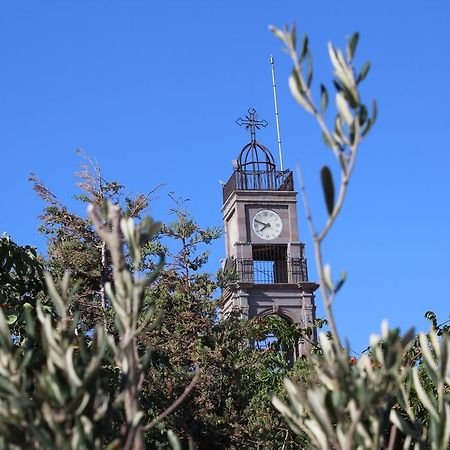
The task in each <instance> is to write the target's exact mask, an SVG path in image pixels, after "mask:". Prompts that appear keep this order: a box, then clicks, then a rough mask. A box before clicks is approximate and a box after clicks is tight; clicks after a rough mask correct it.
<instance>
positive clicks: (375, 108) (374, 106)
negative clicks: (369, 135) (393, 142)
mask: <svg viewBox="0 0 450 450" xmlns="http://www.w3.org/2000/svg"><path fill="white" fill-rule="evenodd" d="M377 117H378V105H377V101H376V100H375V99H373V100H372V125H373V124H374V123H375V122H376V120H377Z"/></svg>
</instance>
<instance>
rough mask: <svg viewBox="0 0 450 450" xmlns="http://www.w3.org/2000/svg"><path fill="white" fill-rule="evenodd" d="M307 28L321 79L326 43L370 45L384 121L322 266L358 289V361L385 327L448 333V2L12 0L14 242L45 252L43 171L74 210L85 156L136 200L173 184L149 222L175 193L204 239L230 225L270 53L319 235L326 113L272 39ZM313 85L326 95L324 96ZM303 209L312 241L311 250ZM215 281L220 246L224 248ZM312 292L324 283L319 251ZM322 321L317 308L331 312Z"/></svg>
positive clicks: (6, 164)
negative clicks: (232, 197)
mask: <svg viewBox="0 0 450 450" xmlns="http://www.w3.org/2000/svg"><path fill="white" fill-rule="evenodd" d="M294 20H295V21H296V22H297V25H298V28H299V30H300V31H301V32H307V33H308V34H309V36H310V39H311V46H312V51H313V55H314V62H315V82H316V83H317V81H318V80H321V81H322V80H323V81H326V82H327V83H328V82H329V80H330V76H331V68H330V64H329V62H328V59H327V52H326V44H327V42H328V41H330V40H331V41H333V42H335V43H336V44H339V45H342V44H343V43H344V38H345V36H349V35H350V34H351V33H352V32H354V31H359V32H360V33H361V41H360V46H359V48H358V54H357V55H358V57H357V62H359V63H360V64H361V63H363V62H364V61H365V60H366V59H370V60H371V62H372V71H371V73H370V75H369V77H368V80H367V82H366V85H365V88H364V95H365V99H366V100H370V99H371V98H372V97H375V98H376V99H377V100H378V103H379V121H378V123H377V125H376V127H375V128H374V130H373V132H372V134H371V135H370V136H369V137H368V139H367V141H366V142H364V144H363V146H362V148H361V153H360V159H359V163H358V166H357V168H356V173H355V176H354V179H353V180H352V183H351V186H350V192H349V196H348V201H347V203H346V205H345V208H344V211H343V214H342V216H341V217H340V218H339V220H338V222H337V225H336V227H335V229H334V230H333V232H332V234H331V235H330V238H329V240H328V241H327V243H326V245H325V259H326V260H327V261H329V262H331V264H332V266H333V269H334V272H335V273H336V275H337V274H338V273H339V271H340V270H341V269H346V270H347V271H348V274H349V275H348V282H347V284H346V286H345V287H344V288H343V290H342V291H341V294H340V295H339V297H338V299H337V300H336V304H335V312H336V315H337V321H338V326H339V328H340V330H341V333H342V334H344V335H345V336H348V338H349V339H350V341H351V346H352V348H353V349H354V350H356V351H359V350H362V349H363V348H364V347H365V346H366V345H367V342H368V336H369V334H370V333H372V332H377V331H378V330H379V324H380V322H381V320H382V319H384V318H386V319H388V320H389V322H390V323H391V324H392V325H398V326H401V327H402V329H406V328H408V327H409V326H410V325H415V326H416V327H417V328H418V329H423V328H424V327H425V326H426V323H425V320H424V319H423V313H424V312H425V311H426V310H428V309H432V310H434V311H436V312H437V313H438V314H439V317H440V318H441V319H442V320H446V319H447V317H448V313H449V310H450V308H449V306H450V300H449V297H448V290H447V289H448V283H449V280H450V264H449V263H450V234H449V219H450V211H449V209H450V208H449V205H450V201H449V193H450V177H449V175H448V173H449V167H450V149H449V145H450V144H449V143H450V92H449V89H448V81H449V80H450V63H449V54H450V53H449V48H450V31H449V23H450V3H449V2H448V1H444V0H442V1H437V0H435V1H429V0H428V1H387V0H385V1H361V0H360V1H332V0H330V1H314V2H313V1H300V0H296V1H261V0H259V1H254V0H246V1H235V0H233V1H227V2H214V1H195V0H192V1H190V2H186V1H177V2H175V1H164V2H163V1H160V2H150V1H120V2H119V1H102V0H97V1H95V2H90V1H81V0H80V1H28V2H26V1H22V2H13V1H5V0H3V1H1V3H0V64H1V69H0V152H1V162H2V172H1V178H0V192H2V196H1V197H0V211H1V212H0V232H3V231H6V232H8V233H9V234H10V235H11V236H12V237H13V239H15V240H16V241H18V242H19V243H21V244H25V243H30V244H33V245H37V246H38V247H39V248H40V249H42V250H43V249H44V248H45V242H44V241H43V238H42V237H41V236H39V235H38V233H37V231H36V229H37V227H38V224H39V222H38V220H37V216H38V215H39V213H40V212H41V210H42V203H41V202H40V200H39V199H38V198H37V197H36V195H35V194H34V192H33V191H32V189H31V185H30V184H29V183H28V182H27V176H28V174H29V173H30V172H35V173H36V174H38V175H39V176H40V177H41V178H42V179H43V180H44V181H45V182H46V183H47V184H48V186H49V187H50V188H51V189H52V190H54V191H55V192H56V193H57V194H58V195H59V196H60V197H61V198H62V199H63V200H64V201H66V202H67V203H69V204H70V203H71V194H72V193H73V192H74V190H75V188H74V179H73V177H72V176H71V174H72V173H73V172H74V171H75V170H77V168H78V164H79V159H78V157H77V156H76V154H75V149H76V148H77V147H82V148H83V149H84V150H85V151H86V152H87V153H89V154H90V155H91V156H93V157H94V158H96V159H97V160H98V161H99V162H100V164H101V167H102V168H103V172H104V175H105V176H106V177H108V178H111V179H119V180H120V181H121V182H122V183H124V184H125V185H126V186H127V187H128V189H129V190H130V191H131V192H135V193H137V192H140V191H147V190H150V189H152V188H153V187H154V186H156V185H157V184H159V183H165V187H164V188H163V190H162V191H161V192H160V195H159V200H157V201H156V202H155V203H154V204H153V206H152V211H151V212H152V214H153V215H155V216H156V217H157V218H161V219H163V220H164V219H165V218H166V210H167V208H168V207H169V205H170V203H169V201H168V200H167V196H166V193H167V192H169V191H171V190H175V191H176V192H177V193H178V194H179V195H180V196H184V197H189V198H190V199H191V203H190V205H191V209H192V211H193V214H194V216H195V217H196V218H197V219H198V220H199V221H200V223H202V224H203V225H211V226H212V225H221V215H220V207H221V188H220V185H219V183H218V180H219V179H223V180H226V179H227V178H228V176H229V174H230V172H231V160H232V159H234V158H235V157H236V155H237V154H238V152H239V151H240V148H241V147H242V146H243V145H244V144H245V143H246V142H247V139H248V138H247V135H246V133H245V132H244V130H242V129H241V128H239V127H237V126H236V125H235V123H234V121H235V119H236V118H237V117H239V116H241V115H242V114H244V113H245V111H246V110H247V108H248V107H250V106H254V107H255V108H256V109H257V110H258V112H259V115H260V117H261V118H265V119H267V120H268V121H269V122H270V125H269V127H267V128H266V129H265V130H264V132H262V133H260V135H259V136H260V140H261V141H262V142H263V143H264V144H266V145H267V146H269V147H270V148H272V149H273V150H274V153H276V133H275V128H274V115H273V103H272V91H271V79H270V65H269V56H270V54H271V53H273V54H274V56H275V58H276V62H277V74H278V81H279V83H278V84H279V104H280V110H281V111H280V114H281V128H282V139H283V144H284V158H285V165H286V166H288V167H291V168H293V167H294V166H295V163H296V162H299V163H300V164H301V165H302V167H303V171H304V172H305V178H306V183H307V188H308V191H309V196H310V200H311V202H312V204H313V208H314V211H315V214H316V221H320V220H323V219H324V218H325V216H324V206H323V200H322V193H321V190H320V184H319V170H320V167H321V165H322V164H324V163H331V162H332V160H331V158H330V155H329V153H328V151H327V150H326V149H325V147H324V146H323V145H322V143H321V139H320V133H319V131H318V128H317V126H316V124H315V123H314V121H313V119H312V117H310V116H309V115H307V114H306V113H304V112H303V111H301V110H300V109H299V108H298V107H297V106H296V104H295V103H294V101H293V100H292V99H291V97H290V95H289V93H288V89H287V83H286V80H287V77H288V74H289V71H290V65H289V61H288V59H287V57H286V55H285V54H284V53H283V52H282V51H281V47H282V46H281V43H280V42H279V41H278V40H276V39H275V38H274V37H273V36H272V35H271V33H270V32H269V31H268V30H267V25H268V24H270V23H273V24H276V25H279V26H282V25H283V24H284V23H286V22H288V23H290V22H292V21H294ZM316 88H317V84H316ZM301 208H302V207H301V205H299V209H300V218H301V219H300V234H301V237H302V240H304V241H305V242H306V243H307V244H310V238H309V235H308V231H307V226H306V223H305V220H304V216H303V213H302V209H301ZM211 250H212V251H211V263H210V266H209V268H210V269H211V271H215V270H216V269H217V268H218V267H219V264H220V263H219V260H220V258H222V257H223V255H224V244H223V241H222V242H217V243H216V244H215V245H214V246H213V247H212V249H211ZM308 256H309V262H310V275H311V278H314V276H315V269H314V260H313V254H312V251H311V245H309V246H308ZM318 304H319V314H320V310H321V307H320V299H318Z"/></svg>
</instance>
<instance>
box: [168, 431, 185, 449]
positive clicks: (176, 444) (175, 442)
mask: <svg viewBox="0 0 450 450" xmlns="http://www.w3.org/2000/svg"><path fill="white" fill-rule="evenodd" d="M167 438H168V439H169V442H170V445H171V446H172V448H173V450H181V449H182V447H181V442H180V440H179V439H178V437H177V435H176V434H175V433H174V432H173V431H172V430H169V431H168V432H167Z"/></svg>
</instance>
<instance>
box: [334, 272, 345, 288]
mask: <svg viewBox="0 0 450 450" xmlns="http://www.w3.org/2000/svg"><path fill="white" fill-rule="evenodd" d="M346 279H347V272H346V271H343V272H341V276H340V277H339V281H338V282H337V283H336V286H335V287H334V292H335V293H337V292H338V291H339V290H340V289H341V287H342V286H343V285H344V283H345V280H346Z"/></svg>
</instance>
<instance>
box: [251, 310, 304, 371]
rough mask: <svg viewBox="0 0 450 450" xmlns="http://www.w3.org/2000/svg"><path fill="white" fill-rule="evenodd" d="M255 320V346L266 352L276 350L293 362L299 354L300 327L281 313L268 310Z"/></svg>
mask: <svg viewBox="0 0 450 450" xmlns="http://www.w3.org/2000/svg"><path fill="white" fill-rule="evenodd" d="M252 321H253V331H254V338H253V347H254V348H255V349H256V350H260V351H265V352H269V351H270V352H276V353H277V354H279V355H282V356H283V358H284V359H285V361H287V362H288V363H290V364H293V363H294V362H295V360H296V358H297V356H298V341H299V337H300V336H299V331H298V327H296V325H295V324H294V323H292V320H291V319H290V318H288V317H286V316H284V315H282V314H280V313H274V312H268V313H265V314H262V315H260V316H258V317H254V318H253V319H252Z"/></svg>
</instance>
